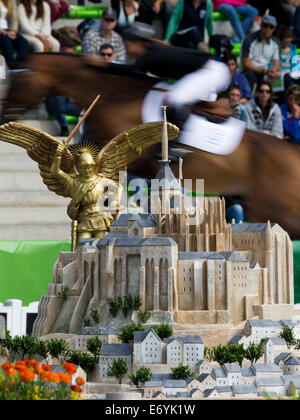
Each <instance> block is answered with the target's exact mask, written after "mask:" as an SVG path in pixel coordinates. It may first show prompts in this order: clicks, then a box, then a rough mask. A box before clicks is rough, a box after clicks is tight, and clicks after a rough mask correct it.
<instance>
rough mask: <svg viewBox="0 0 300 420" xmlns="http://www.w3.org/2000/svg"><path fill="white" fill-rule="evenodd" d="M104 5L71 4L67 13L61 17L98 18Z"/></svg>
mask: <svg viewBox="0 0 300 420" xmlns="http://www.w3.org/2000/svg"><path fill="white" fill-rule="evenodd" d="M104 9H106V6H73V7H72V9H71V10H70V13H69V14H65V15H63V16H62V17H63V18H66V19H89V18H91V19H99V18H100V17H101V16H102V13H103V10H104Z"/></svg>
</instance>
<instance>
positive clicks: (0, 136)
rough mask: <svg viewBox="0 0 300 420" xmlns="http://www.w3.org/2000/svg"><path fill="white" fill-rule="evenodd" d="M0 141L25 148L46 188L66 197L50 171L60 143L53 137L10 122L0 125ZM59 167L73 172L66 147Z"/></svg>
mask: <svg viewBox="0 0 300 420" xmlns="http://www.w3.org/2000/svg"><path fill="white" fill-rule="evenodd" d="M0 141H5V142H7V143H12V144H15V145H17V146H20V147H23V148H24V149H26V151H27V154H28V156H30V157H31V159H33V160H34V161H35V162H37V163H38V167H39V170H40V174H41V177H42V179H43V182H44V184H45V185H46V186H47V187H48V189H49V190H50V191H53V192H55V193H56V194H58V195H62V196H64V197H66V195H65V192H64V189H65V187H64V186H63V184H62V183H60V182H59V181H58V180H57V178H55V177H54V176H53V175H52V174H51V173H50V166H51V164H52V162H53V158H54V156H55V152H56V149H57V146H58V145H60V144H61V143H59V141H58V140H57V139H56V138H55V137H52V136H50V135H49V134H47V133H45V132H44V131H42V130H38V129H37V128H33V127H29V126H27V125H23V124H19V123H15V122H10V123H7V124H4V125H1V126H0ZM61 169H62V170H63V171H64V172H66V173H69V174H72V173H74V172H75V166H74V159H73V156H72V154H71V152H70V151H69V150H68V149H67V148H65V149H64V151H63V155H62V160H61Z"/></svg>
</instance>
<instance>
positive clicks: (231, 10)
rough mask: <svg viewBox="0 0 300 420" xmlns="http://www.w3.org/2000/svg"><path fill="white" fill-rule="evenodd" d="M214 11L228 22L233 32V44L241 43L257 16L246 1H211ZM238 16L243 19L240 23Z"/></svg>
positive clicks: (256, 11) (256, 12)
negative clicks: (219, 13)
mask: <svg viewBox="0 0 300 420" xmlns="http://www.w3.org/2000/svg"><path fill="white" fill-rule="evenodd" d="M212 2H213V6H214V10H215V11H218V12H221V13H222V14H223V15H225V16H227V17H228V19H229V20H230V23H231V26H232V27H233V29H234V31H235V37H233V38H232V39H231V40H232V41H233V42H241V41H243V39H244V38H245V35H246V34H247V32H248V31H249V29H250V28H251V25H252V23H253V19H254V18H255V17H256V16H258V10H257V9H256V8H255V7H252V6H250V4H248V3H247V2H246V0H212ZM239 14H240V15H242V16H243V17H244V19H243V21H242V22H241V21H240V19H239Z"/></svg>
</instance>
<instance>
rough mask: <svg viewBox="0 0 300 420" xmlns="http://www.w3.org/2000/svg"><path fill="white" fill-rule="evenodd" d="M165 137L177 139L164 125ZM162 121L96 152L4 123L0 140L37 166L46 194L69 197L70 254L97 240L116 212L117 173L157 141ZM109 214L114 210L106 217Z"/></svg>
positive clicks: (175, 132)
mask: <svg viewBox="0 0 300 420" xmlns="http://www.w3.org/2000/svg"><path fill="white" fill-rule="evenodd" d="M167 127H168V138H169V140H173V139H175V138H176V137H177V136H178V133H179V130H178V128H177V127H176V126H174V125H172V124H170V123H168V125H167ZM162 130H163V122H162V121H159V122H152V123H147V124H142V125H140V126H138V127H136V128H133V129H131V130H128V131H124V132H123V133H121V134H120V135H118V136H117V137H115V138H114V139H112V140H111V141H110V142H108V143H107V144H106V146H105V147H103V149H102V150H100V151H99V150H98V148H97V146H96V145H94V144H92V143H80V144H78V145H75V146H67V145H64V144H61V143H60V142H59V141H58V140H57V139H56V138H55V137H52V136H50V135H49V134H47V133H45V132H43V131H42V130H39V129H36V128H33V127H29V126H26V125H22V124H19V123H14V122H11V123H7V124H4V125H2V126H0V140H2V141H5V142H8V143H12V144H15V145H17V146H20V147H23V148H24V149H26V151H27V154H28V156H29V157H30V158H32V159H33V160H34V161H36V162H37V163H38V167H39V170H40V175H41V177H42V179H43V182H44V184H45V185H46V186H47V187H48V189H49V190H50V191H53V192H55V193H56V194H58V195H62V196H64V197H70V198H71V202H70V204H69V205H68V209H67V213H68V216H69V217H70V218H71V219H72V223H73V227H72V250H75V247H76V244H78V243H79V241H80V240H81V239H84V238H101V237H103V236H104V235H105V233H106V232H107V231H108V230H109V227H110V224H111V223H112V222H113V220H114V218H115V217H116V215H117V213H118V210H119V209H120V198H121V193H122V188H121V185H120V183H119V171H124V170H126V169H127V166H128V164H130V163H132V162H134V161H135V160H136V159H137V158H138V157H139V156H140V154H141V153H142V152H143V150H144V149H145V148H147V147H149V146H151V145H153V144H155V143H159V142H161V139H162ZM111 187H114V189H113V190H114V191H115V196H114V199H113V200H112V201H111V203H110V206H109V208H108V209H105V210H103V211H101V209H100V208H99V201H101V202H103V200H100V199H101V198H103V197H106V196H107V194H109V193H108V192H107V191H112V189H111ZM108 210H115V211H114V214H111V213H110V212H109V211H108Z"/></svg>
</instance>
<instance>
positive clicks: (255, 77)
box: [241, 13, 280, 90]
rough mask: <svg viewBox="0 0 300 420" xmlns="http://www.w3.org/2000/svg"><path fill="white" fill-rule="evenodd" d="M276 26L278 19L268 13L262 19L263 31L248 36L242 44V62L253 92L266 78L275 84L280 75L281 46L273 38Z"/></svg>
mask: <svg viewBox="0 0 300 420" xmlns="http://www.w3.org/2000/svg"><path fill="white" fill-rule="evenodd" d="M276 26H277V20H276V18H275V17H274V16H270V15H269V14H268V13H266V14H265V15H264V16H263V17H262V22H261V29H260V30H259V31H257V32H254V33H252V34H250V35H248V36H246V38H245V39H244V42H243V44H242V47H241V62H242V66H243V71H244V74H245V76H246V77H247V79H248V81H249V84H250V87H251V89H252V90H253V88H254V85H255V84H256V83H259V82H261V81H262V80H263V79H264V78H265V77H267V78H269V79H270V81H271V82H273V79H274V78H275V77H276V76H278V74H279V70H280V46H279V41H278V40H277V39H276V38H275V37H274V36H273V33H274V31H275V28H276ZM271 65H272V68H270V67H271Z"/></svg>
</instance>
